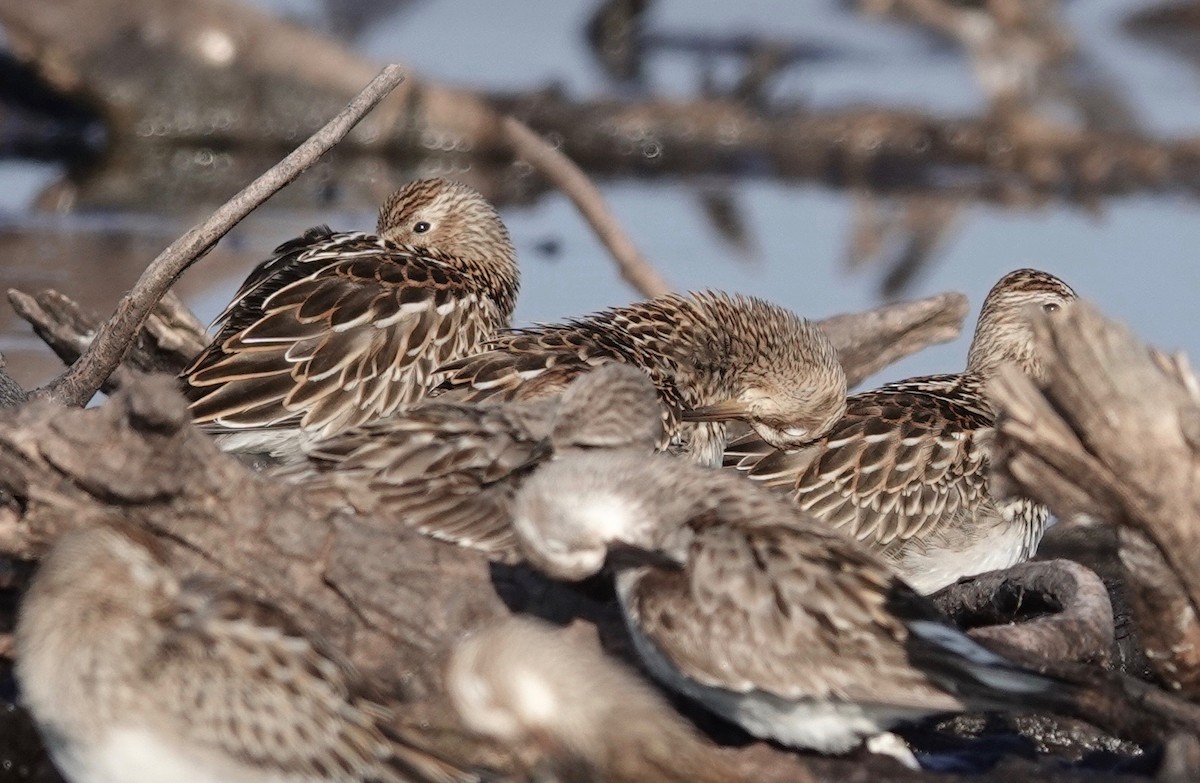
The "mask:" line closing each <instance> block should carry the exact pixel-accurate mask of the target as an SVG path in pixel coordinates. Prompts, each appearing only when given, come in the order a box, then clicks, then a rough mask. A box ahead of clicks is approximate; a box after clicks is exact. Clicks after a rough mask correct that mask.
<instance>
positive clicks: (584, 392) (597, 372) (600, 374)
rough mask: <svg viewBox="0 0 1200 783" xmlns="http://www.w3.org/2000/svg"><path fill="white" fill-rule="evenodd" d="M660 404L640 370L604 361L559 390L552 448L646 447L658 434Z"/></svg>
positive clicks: (656, 441) (660, 427)
mask: <svg viewBox="0 0 1200 783" xmlns="http://www.w3.org/2000/svg"><path fill="white" fill-rule="evenodd" d="M662 428H663V425H662V406H661V405H660V404H659V401H658V392H657V391H656V390H655V388H654V384H653V383H651V382H650V378H649V377H648V376H647V375H646V373H645V372H643V371H642V370H640V369H638V368H637V367H633V366H631V365H628V364H619V363H612V364H605V365H601V366H600V367H597V368H596V369H594V370H592V371H591V372H589V373H587V374H586V375H583V376H580V377H579V378H577V379H576V380H575V381H573V382H572V383H571V385H570V386H568V387H567V389H566V391H564V392H563V395H562V399H561V401H560V402H559V404H558V411H557V413H556V414H555V418H554V429H553V432H552V434H551V439H552V440H553V441H554V445H555V448H559V449H562V448H606V449H611V448H635V449H642V450H644V451H651V450H653V449H654V448H655V446H657V445H658V443H659V441H660V440H661V439H662Z"/></svg>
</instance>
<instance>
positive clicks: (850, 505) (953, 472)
mask: <svg viewBox="0 0 1200 783" xmlns="http://www.w3.org/2000/svg"><path fill="white" fill-rule="evenodd" d="M984 411H985V408H984V407H983V405H982V403H981V402H980V401H978V400H975V399H974V391H973V389H972V388H971V387H969V386H968V387H966V388H963V387H962V386H961V385H960V379H959V378H958V376H936V377H933V378H930V379H923V380H920V381H918V380H914V381H908V382H902V383H899V384H893V385H890V386H885V387H882V388H881V389H878V390H875V391H871V392H866V393H864V394H858V395H854V396H853V397H851V398H850V400H849V405H848V408H847V412H846V415H845V416H844V417H843V418H842V420H841V421H839V422H838V423H837V424H836V425H834V427H833V429H832V430H831V431H830V432H829V433H828V434H826V435H825V437H823V438H821V439H820V440H817V441H815V442H813V443H812V444H810V445H809V446H806V447H803V448H801V449H798V450H796V451H793V452H779V451H774V450H771V449H770V448H769V447H765V448H764V447H763V446H759V445H756V444H755V443H753V440H754V439H753V438H748V439H742V440H741V441H739V442H738V443H737V444H735V445H734V446H732V447H731V449H730V452H729V453H730V456H729V459H728V462H729V463H733V464H736V466H737V467H738V468H740V469H742V470H745V471H746V472H747V473H748V475H749V476H750V477H751V478H752V479H755V480H759V481H764V482H765V483H766V484H767V485H768V486H772V487H787V488H788V489H789V491H790V493H791V495H792V497H793V498H794V499H795V501H796V502H797V504H798V505H799V506H800V507H801V508H802V509H804V510H806V511H808V512H809V513H810V514H812V515H813V516H815V517H817V518H818V519H820V520H822V521H823V522H825V523H827V524H829V525H831V526H833V527H835V528H838V529H840V530H842V531H844V532H846V533H847V534H849V535H852V536H853V537H855V538H857V539H858V540H860V541H863V542H864V543H867V544H868V545H870V546H871V547H872V548H875V549H882V550H889V549H891V548H894V547H896V546H898V545H901V544H903V543H904V542H906V541H909V540H912V539H914V538H918V539H919V538H925V537H927V536H930V535H933V534H935V533H936V531H937V530H938V529H940V528H943V527H945V526H949V525H953V524H955V523H956V522H957V521H959V520H961V519H962V518H963V517H964V516H967V515H973V514H974V513H976V511H978V510H979V509H981V508H983V507H984V506H985V505H986V504H989V503H990V501H989V500H988V496H987V464H988V462H987V447H986V446H987V444H988V443H989V442H990V432H991V417H990V414H986V413H985V412H984Z"/></svg>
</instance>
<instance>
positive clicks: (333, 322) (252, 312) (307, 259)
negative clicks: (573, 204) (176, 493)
mask: <svg viewBox="0 0 1200 783" xmlns="http://www.w3.org/2000/svg"><path fill="white" fill-rule="evenodd" d="M518 282H519V278H518V271H517V263H516V252H515V250H514V249H513V245H512V242H511V241H510V239H509V236H508V230H507V229H506V228H505V227H504V224H503V223H502V222H501V220H500V216H499V215H498V214H496V210H495V209H494V208H493V207H492V206H491V205H490V204H489V203H488V202H487V200H486V199H484V197H483V196H482V195H480V194H479V193H477V192H476V191H475V190H473V189H471V188H469V187H467V186H466V185H461V184H458V183H456V182H449V181H447V180H443V179H430V180H419V181H417V182H412V183H410V184H408V185H406V186H405V187H403V188H401V189H400V190H398V191H397V192H396V193H395V194H393V195H392V196H391V198H389V199H388V200H387V202H385V203H384V205H383V207H382V208H381V209H380V211H379V225H378V229H377V234H376V235H371V234H365V233H358V232H355V233H335V232H333V231H330V230H329V228H327V227H325V226H320V227H317V228H313V229H310V230H309V231H308V232H306V233H305V234H304V236H302V237H300V238H298V239H294V240H292V241H290V242H287V243H285V244H283V245H280V246H279V247H278V248H277V249H276V250H275V255H274V256H273V257H271V258H269V259H267V260H266V261H264V262H263V263H262V264H260V265H259V266H258V268H256V269H255V270H254V271H253V272H251V273H250V276H249V277H248V278H247V279H246V282H245V283H243V284H242V287H241V289H240V290H239V291H238V292H237V294H236V295H235V296H234V299H233V301H232V302H231V303H230V304H229V306H228V307H226V308H225V311H224V312H223V313H221V315H220V316H218V318H217V321H216V323H217V324H218V325H219V327H220V328H219V329H218V331H217V335H216V337H215V338H214V339H213V341H212V343H211V344H210V345H209V346H208V347H207V348H205V349H204V351H202V352H201V353H200V355H199V356H197V357H196V359H195V360H194V361H193V362H192V364H191V366H189V367H188V368H187V369H186V370H184V371H183V373H182V376H181V377H182V378H183V382H184V391H185V393H186V394H187V396H188V398H189V399H190V400H191V410H192V416H193V419H194V421H195V422H196V423H197V424H201V425H206V427H207V428H208V429H210V430H213V431H214V432H217V433H220V437H219V439H220V440H221V442H222V447H223V448H225V449H227V450H230V451H245V452H260V453H262V452H265V453H274V452H280V453H284V454H286V453H287V452H288V451H289V450H292V449H294V448H295V447H296V445H297V444H298V443H302V442H304V441H305V440H306V439H308V438H312V437H321V436H327V435H331V434H333V433H335V432H340V431H342V430H345V429H349V428H350V427H354V426H357V425H359V424H363V423H365V422H368V421H372V420H374V419H378V418H380V417H383V416H388V415H390V414H392V413H394V412H395V411H397V410H401V409H403V408H406V407H408V406H411V405H412V404H414V403H416V402H417V401H419V400H420V399H422V398H423V397H424V396H425V395H426V392H427V391H428V390H429V389H430V388H432V387H433V386H434V385H436V384H437V382H438V381H439V376H438V375H437V373H436V370H437V367H438V366H439V365H441V364H443V363H445V362H447V361H450V360H451V359H455V358H457V357H460V356H465V355H467V354H469V353H472V352H473V351H475V350H476V349H478V348H479V346H480V345H481V344H482V342H483V341H484V340H486V339H488V338H490V337H491V336H492V335H493V333H494V332H495V331H496V330H497V329H498V328H500V327H503V326H507V325H508V323H509V319H510V317H511V316H512V311H513V306H514V304H515V302H516V296H517V288H518Z"/></svg>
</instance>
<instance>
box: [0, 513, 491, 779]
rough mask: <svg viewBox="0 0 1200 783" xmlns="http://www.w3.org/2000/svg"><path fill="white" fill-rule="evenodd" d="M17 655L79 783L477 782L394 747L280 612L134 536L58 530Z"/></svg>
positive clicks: (32, 698) (36, 710) (24, 687)
mask: <svg viewBox="0 0 1200 783" xmlns="http://www.w3.org/2000/svg"><path fill="white" fill-rule="evenodd" d="M16 645H17V653H18V664H17V678H18V680H19V682H20V684H21V691H22V697H23V699H24V701H25V704H26V705H27V706H28V708H29V709H30V711H31V712H32V714H33V716H34V718H35V719H36V721H37V723H38V725H39V727H40V729H41V731H42V734H43V737H44V738H45V740H46V745H47V747H48V748H49V750H50V754H51V756H52V757H53V759H54V761H55V764H56V766H58V767H59V769H60V771H62V772H63V774H64V775H65V776H66V777H67V779H68V780H70V781H72V783H283V781H294V782H295V783H324V782H327V781H328V782H332V781H340V782H342V783H359V782H360V781H361V782H363V783H365V782H366V781H376V782H378V783H401V782H402V781H443V782H449V781H469V780H476V779H477V778H476V776H474V775H471V774H467V773H465V772H462V771H459V770H457V769H455V768H454V767H452V766H450V765H448V764H446V763H444V762H442V761H440V760H438V759H435V758H434V757H433V756H430V755H429V754H427V753H425V752H423V751H421V750H418V749H417V748H415V747H414V746H412V745H410V744H409V743H408V742H407V741H404V740H402V739H401V738H400V737H399V736H398V735H397V734H395V732H394V731H393V730H392V729H390V728H389V727H388V723H389V721H390V717H391V716H390V714H389V712H388V711H387V710H386V709H384V708H383V707H382V706H380V705H379V704H377V703H376V702H374V701H373V700H371V699H370V698H369V697H367V696H366V695H365V694H364V692H363V691H362V689H361V687H360V683H359V682H358V680H357V678H356V676H355V675H354V673H353V671H352V670H351V669H350V668H349V666H348V665H347V664H346V663H345V662H343V661H342V660H341V659H340V658H339V657H338V656H337V655H336V654H335V653H333V652H332V651H331V650H329V649H328V648H326V647H325V646H324V645H323V644H322V643H321V642H320V641H319V640H317V639H315V638H314V637H312V636H310V635H307V634H305V633H303V632H302V631H300V630H299V629H298V628H297V627H296V626H295V625H294V624H293V623H292V622H291V621H290V619H289V618H287V617H286V616H284V615H283V614H282V613H281V612H280V611H279V610H277V609H275V608H273V607H271V606H268V605H266V604H263V603H261V602H258V601H254V600H251V599H249V598H246V597H245V596H243V595H240V594H238V593H236V592H234V591H232V590H228V589H224V588H222V587H220V586H217V585H214V584H212V583H210V582H207V581H205V580H202V579H199V578H194V577H193V578H186V579H180V578H178V577H177V576H176V575H175V574H174V573H173V572H172V571H171V569H170V568H168V566H167V565H166V564H165V562H164V561H163V559H162V558H161V554H160V552H159V551H158V549H157V547H156V546H155V543H154V542H153V541H151V540H148V539H146V538H145V537H144V536H143V535H141V534H138V533H135V532H133V531H123V530H118V529H115V528H108V527H96V528H92V529H88V530H84V531H79V532H72V533H67V534H65V535H64V536H63V537H62V538H61V539H60V540H59V541H58V542H57V543H56V545H55V546H54V548H53V549H52V550H51V552H50V554H49V555H48V556H47V558H46V559H45V560H44V561H43V563H42V565H41V567H40V570H39V571H38V573H37V575H36V576H35V578H34V581H33V584H32V586H31V587H30V588H29V591H28V593H27V594H26V596H25V599H24V601H23V603H22V606H21V610H20V615H19V619H18V623H17V628H16Z"/></svg>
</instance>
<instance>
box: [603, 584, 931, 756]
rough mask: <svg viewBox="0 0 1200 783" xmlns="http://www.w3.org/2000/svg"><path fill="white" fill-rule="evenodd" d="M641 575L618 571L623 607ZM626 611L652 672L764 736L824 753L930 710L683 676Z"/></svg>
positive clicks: (839, 750) (850, 746)
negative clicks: (719, 684)
mask: <svg viewBox="0 0 1200 783" xmlns="http://www.w3.org/2000/svg"><path fill="white" fill-rule="evenodd" d="M638 576H639V575H638V574H637V573H635V572H625V573H622V574H619V575H618V577H617V594H618V595H619V596H620V598H621V604H622V607H623V608H624V607H626V606H628V603H627V601H626V598H627V596H629V595H630V594H631V592H632V591H633V590H634V589H635V588H636V584H637V579H638ZM624 614H625V619H626V625H628V626H629V632H630V635H631V636H632V638H633V643H634V647H635V648H636V649H637V652H638V656H639V657H640V658H641V659H642V661H643V662H644V663H645V665H646V668H647V669H648V670H649V671H650V674H651V675H653V676H654V677H655V678H656V679H657V680H659V681H660V682H662V683H663V684H664V685H666V686H667V687H668V688H671V689H672V690H675V691H678V692H679V693H682V694H683V695H684V696H687V697H688V698H690V699H694V700H695V701H697V702H699V703H700V704H702V705H704V707H705V708H707V709H708V710H710V711H712V712H714V713H716V714H717V715H720V716H721V717H723V718H725V719H726V720H729V721H732V722H733V723H736V724H738V725H739V726H741V727H742V728H743V729H745V730H746V731H748V732H750V733H751V734H753V735H754V736H756V737H760V738H762V739H773V740H776V741H778V742H781V743H783V744H785V745H788V746H790V747H794V748H810V749H812V750H817V751H820V752H821V753H845V752H846V751H848V750H852V749H853V748H855V747H857V746H858V745H859V744H860V743H861V742H862V741H863V739H864V738H866V737H869V736H872V735H875V734H878V733H880V732H881V731H885V730H887V729H889V728H891V727H892V726H895V725H897V724H899V723H903V722H905V721H911V720H917V719H920V718H923V717H925V716H927V715H929V714H930V713H929V712H928V711H925V710H905V709H900V708H895V707H882V706H879V705H873V704H855V703H851V702H844V701H831V700H825V699H822V700H816V699H805V698H798V699H781V698H779V697H777V696H773V695H771V694H769V693H764V692H762V691H750V692H748V693H738V692H735V691H730V690H725V689H723V688H716V687H712V686H708V685H702V684H700V683H698V682H696V681H694V680H691V679H689V678H687V677H685V676H683V675H682V674H681V673H680V672H679V671H678V670H677V669H676V668H675V667H674V666H673V665H672V664H671V662H670V661H668V660H667V659H666V657H664V656H663V654H662V653H661V652H659V650H658V647H657V646H656V645H655V644H654V642H653V641H652V640H650V639H649V638H647V637H646V635H645V634H643V633H642V632H641V630H640V629H639V628H638V627H637V626H636V625H635V624H634V623H633V622H632V620H631V618H630V615H629V612H628V611H624Z"/></svg>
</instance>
